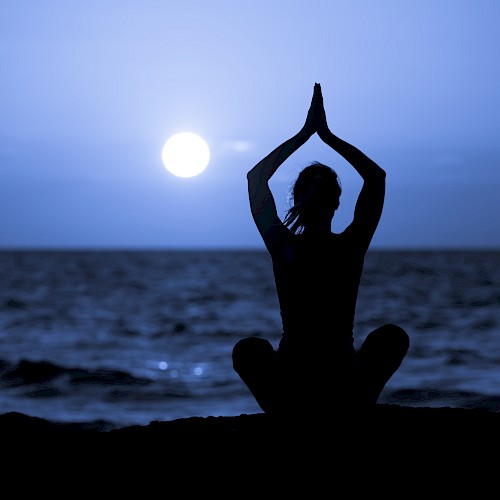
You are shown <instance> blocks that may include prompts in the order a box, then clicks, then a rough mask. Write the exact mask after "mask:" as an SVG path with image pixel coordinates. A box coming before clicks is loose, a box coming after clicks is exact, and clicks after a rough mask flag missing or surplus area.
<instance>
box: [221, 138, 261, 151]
mask: <svg viewBox="0 0 500 500" xmlns="http://www.w3.org/2000/svg"><path fill="white" fill-rule="evenodd" d="M253 148H254V145H253V143H251V142H250V141H245V140H236V141H225V142H223V143H222V149H223V151H230V152H232V153H247V152H248V151H251V150H252V149H253Z"/></svg>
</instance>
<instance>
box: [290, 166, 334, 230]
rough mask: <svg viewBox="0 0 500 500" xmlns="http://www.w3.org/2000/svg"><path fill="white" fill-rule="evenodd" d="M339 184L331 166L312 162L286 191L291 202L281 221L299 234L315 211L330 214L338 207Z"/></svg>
mask: <svg viewBox="0 0 500 500" xmlns="http://www.w3.org/2000/svg"><path fill="white" fill-rule="evenodd" d="M341 193H342V186H341V184H340V179H339V177H338V175H337V173H336V172H335V170H333V168H331V167H329V166H327V165H323V164H322V163H320V162H317V161H314V162H312V163H310V164H309V165H308V166H306V167H305V168H304V169H303V170H302V171H301V172H300V173H299V175H298V176H297V179H296V180H295V182H294V184H293V186H292V188H291V189H290V191H289V194H288V202H289V203H293V204H292V206H291V207H290V208H289V209H288V210H287V211H286V214H285V219H284V224H285V225H286V226H288V227H289V228H290V230H291V231H292V232H293V233H295V234H299V233H302V231H303V230H304V227H305V226H306V225H307V224H308V222H309V221H311V220H313V219H314V218H315V217H316V216H317V215H318V214H331V217H333V214H334V212H335V210H336V209H337V208H338V206H339V202H340V195H341Z"/></svg>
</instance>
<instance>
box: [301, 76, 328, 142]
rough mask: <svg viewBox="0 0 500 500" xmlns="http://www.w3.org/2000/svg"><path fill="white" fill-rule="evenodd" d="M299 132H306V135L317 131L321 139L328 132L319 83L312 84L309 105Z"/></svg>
mask: <svg viewBox="0 0 500 500" xmlns="http://www.w3.org/2000/svg"><path fill="white" fill-rule="evenodd" d="M301 132H302V133H304V134H307V136H308V137H310V136H312V135H313V134H315V133H316V132H317V133H318V135H319V136H320V138H321V139H324V137H325V136H326V134H327V133H329V132H330V130H329V128H328V123H327V121H326V113H325V108H324V105H323V94H322V92H321V85H320V84H319V83H315V84H314V93H313V96H312V100H311V106H310V107H309V111H308V112H307V118H306V122H305V124H304V126H303V127H302V130H301Z"/></svg>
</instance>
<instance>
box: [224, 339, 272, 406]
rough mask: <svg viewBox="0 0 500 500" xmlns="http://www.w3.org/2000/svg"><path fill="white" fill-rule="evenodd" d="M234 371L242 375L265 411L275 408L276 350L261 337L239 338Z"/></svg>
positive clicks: (234, 355)
mask: <svg viewBox="0 0 500 500" xmlns="http://www.w3.org/2000/svg"><path fill="white" fill-rule="evenodd" d="M232 359H233V368H234V371H235V372H236V373H237V374H238V375H239V376H240V378H241V380H243V382H244V383H245V384H246V386H247V387H248V389H249V390H250V392H251V393H252V394H253V396H254V398H255V400H256V401H257V403H258V405H259V406H260V407H261V408H262V410H263V411H264V412H265V413H271V412H272V410H273V406H274V405H273V401H274V399H275V397H276V395H275V393H274V392H275V391H274V389H275V381H276V352H275V351H274V349H273V346H272V345H271V343H270V342H269V341H268V340H266V339H262V338H259V337H246V338H244V339H241V340H239V341H238V342H237V343H236V344H235V346H234V347H233V353H232Z"/></svg>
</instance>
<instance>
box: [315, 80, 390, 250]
mask: <svg viewBox="0 0 500 500" xmlns="http://www.w3.org/2000/svg"><path fill="white" fill-rule="evenodd" d="M318 92H319V95H318V103H319V111H318V115H317V116H318V117H319V118H318V126H317V132H318V135H319V137H320V138H321V140H322V141H323V142H324V143H325V144H327V145H328V146H330V147H331V148H332V149H334V150H335V151H336V152H337V153H338V154H340V155H341V156H342V157H343V158H345V159H346V160H347V161H348V162H349V163H350V164H351V165H352V166H353V167H354V169H355V170H356V171H357V172H358V174H359V175H360V176H361V177H362V179H363V187H362V188H361V191H360V193H359V196H358V200H357V202H356V207H355V210H354V220H353V226H357V227H358V228H362V230H363V231H364V233H365V236H366V237H367V238H368V242H369V240H371V238H372V236H373V233H374V232H375V230H376V228H377V225H378V222H379V220H380V216H381V215H382V209H383V206H384V197H385V171H384V170H383V169H382V168H381V167H380V166H379V165H377V164H376V163H375V162H374V161H373V160H371V159H370V158H368V156H366V155H365V154H364V153H363V152H362V151H360V150H359V149H358V148H356V147H355V146H353V145H351V144H349V143H348V142H346V141H344V140H342V139H340V138H339V137H337V136H336V135H335V134H333V133H332V132H331V131H330V129H329V127H328V123H327V120H326V113H325V109H324V105H323V95H322V92H321V87H319V91H318Z"/></svg>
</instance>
